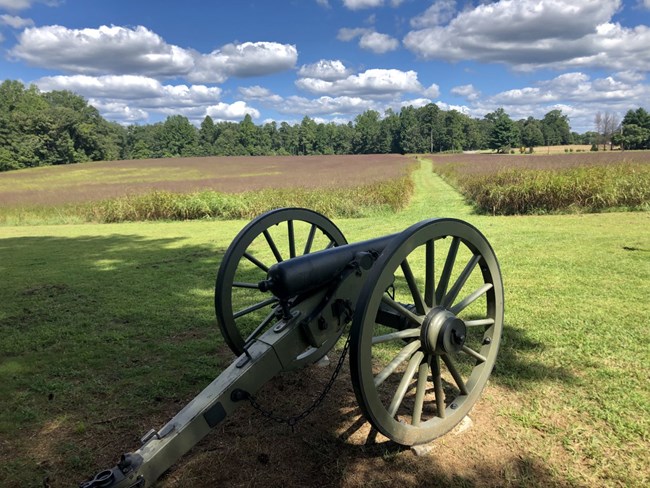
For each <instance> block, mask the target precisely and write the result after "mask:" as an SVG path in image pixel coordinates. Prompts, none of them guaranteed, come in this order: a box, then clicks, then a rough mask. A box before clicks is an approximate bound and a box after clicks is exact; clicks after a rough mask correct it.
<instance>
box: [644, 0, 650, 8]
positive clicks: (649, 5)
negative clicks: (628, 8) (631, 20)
mask: <svg viewBox="0 0 650 488" xmlns="http://www.w3.org/2000/svg"><path fill="white" fill-rule="evenodd" d="M643 6H644V7H645V8H648V9H650V0H643Z"/></svg>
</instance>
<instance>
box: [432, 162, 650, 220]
mask: <svg viewBox="0 0 650 488" xmlns="http://www.w3.org/2000/svg"><path fill="white" fill-rule="evenodd" d="M430 158H431V160H432V161H433V168H434V171H435V172H436V173H438V174H439V175H441V176H442V177H443V178H445V179H446V180H447V181H449V182H450V183H451V184H452V185H454V186H455V187H457V188H458V189H459V191H461V192H462V193H463V195H464V196H465V197H466V198H467V201H468V202H471V203H472V204H473V205H474V207H475V208H476V210H477V211H479V212H481V213H487V214H493V215H528V214H549V213H578V212H603V211H612V210H633V211H634V210H648V209H650V151H625V152H622V151H616V152H608V153H604V152H601V153H584V154H582V153H581V154H548V155H547V154H544V155H535V154H533V155H526V156H512V155H495V154H459V155H444V156H443V155H432V156H430Z"/></svg>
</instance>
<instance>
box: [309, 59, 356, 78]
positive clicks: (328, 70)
mask: <svg viewBox="0 0 650 488" xmlns="http://www.w3.org/2000/svg"><path fill="white" fill-rule="evenodd" d="M350 74H352V72H351V70H350V69H348V68H346V67H345V65H344V64H343V63H342V62H341V61H339V60H338V59H321V60H320V61H318V62H316V63H312V64H304V65H302V66H301V67H300V69H299V70H298V76H300V77H302V78H318V79H319V80H325V81H334V80H340V79H341V78H345V77H347V76H349V75H350Z"/></svg>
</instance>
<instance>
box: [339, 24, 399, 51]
mask: <svg viewBox="0 0 650 488" xmlns="http://www.w3.org/2000/svg"><path fill="white" fill-rule="evenodd" d="M356 37H358V38H359V47H360V48H362V49H366V50H368V51H372V52H374V53H377V54H383V53H386V52H388V51H394V50H396V49H397V48H398V47H399V41H398V40H397V39H395V38H394V37H391V36H389V35H388V34H381V33H379V32H375V31H374V30H373V29H369V28H365V27H356V28H349V27H343V28H341V29H339V32H338V34H337V36H336V38H337V39H338V40H339V41H344V42H348V41H351V40H353V39H355V38H356Z"/></svg>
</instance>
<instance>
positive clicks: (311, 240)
mask: <svg viewBox="0 0 650 488" xmlns="http://www.w3.org/2000/svg"><path fill="white" fill-rule="evenodd" d="M315 235H316V225H315V224H311V228H310V229H309V235H308V236H307V242H306V243H305V250H304V251H303V252H302V253H303V254H309V253H310V252H311V246H312V244H313V243H314V236H315Z"/></svg>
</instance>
